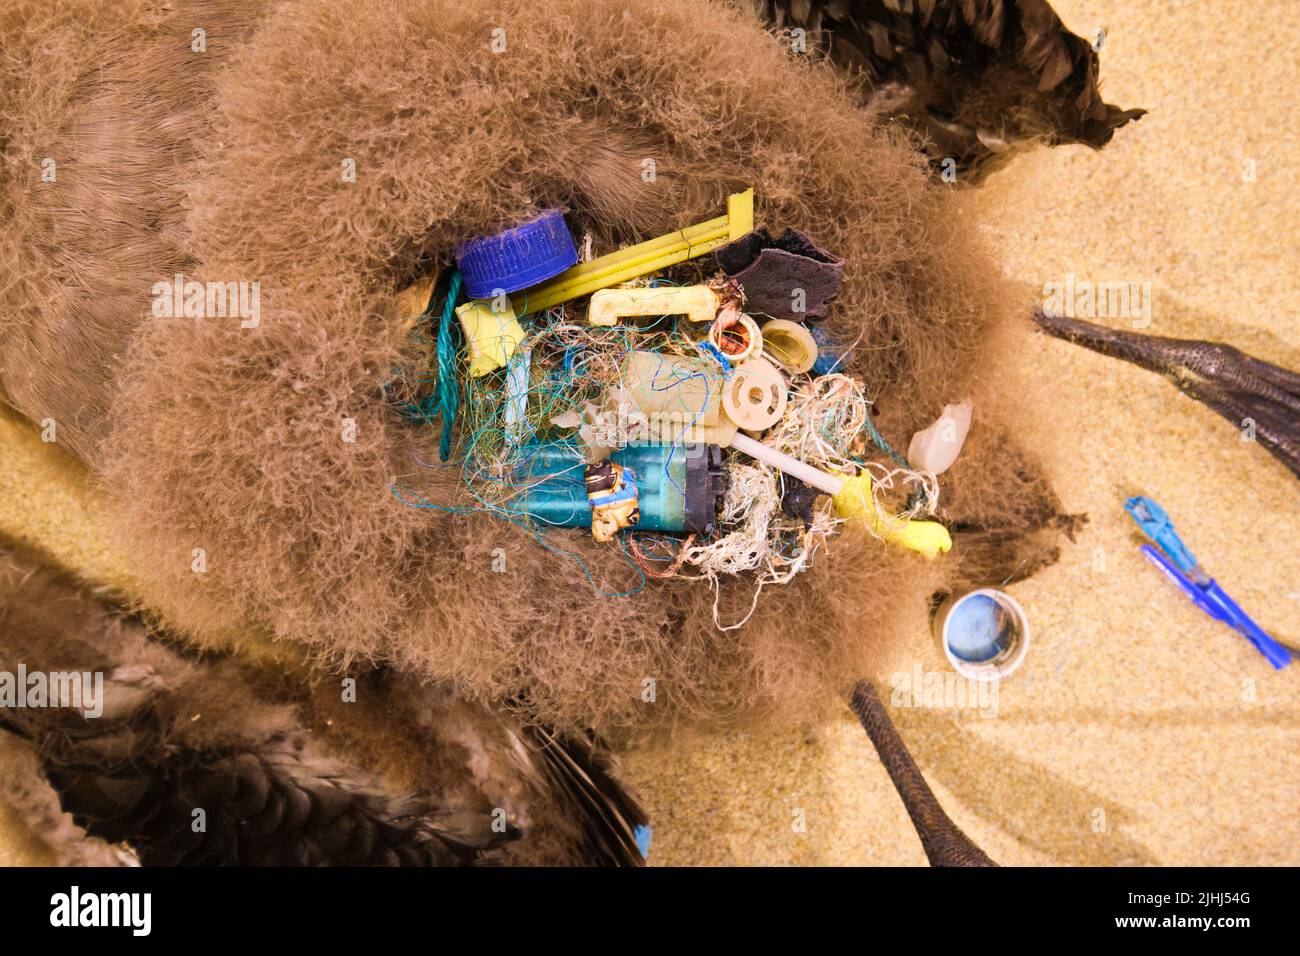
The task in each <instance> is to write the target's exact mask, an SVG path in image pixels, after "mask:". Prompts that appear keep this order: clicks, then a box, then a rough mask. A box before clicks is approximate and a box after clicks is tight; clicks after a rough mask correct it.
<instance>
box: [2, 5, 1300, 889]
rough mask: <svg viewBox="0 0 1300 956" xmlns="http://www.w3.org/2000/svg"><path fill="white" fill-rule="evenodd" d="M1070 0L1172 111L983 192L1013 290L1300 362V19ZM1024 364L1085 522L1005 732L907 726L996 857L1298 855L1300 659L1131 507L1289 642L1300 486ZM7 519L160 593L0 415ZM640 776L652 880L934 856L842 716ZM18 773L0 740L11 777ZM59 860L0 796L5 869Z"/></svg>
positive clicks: (1169, 412)
mask: <svg viewBox="0 0 1300 956" xmlns="http://www.w3.org/2000/svg"><path fill="white" fill-rule="evenodd" d="M1055 7H1056V9H1057V11H1058V13H1060V15H1061V17H1062V18H1063V19H1064V20H1065V22H1066V24H1067V25H1068V26H1069V27H1070V28H1071V29H1073V30H1074V31H1075V32H1077V33H1080V34H1081V35H1084V36H1089V37H1091V36H1093V35H1095V34H1096V32H1097V30H1098V29H1101V28H1104V29H1105V30H1106V32H1107V36H1106V40H1105V46H1104V49H1103V52H1102V75H1103V78H1104V80H1105V93H1106V95H1107V98H1108V99H1109V100H1110V101H1111V102H1114V103H1117V104H1120V105H1122V106H1125V107H1132V106H1143V107H1146V108H1147V109H1148V110H1150V111H1151V112H1150V114H1149V115H1148V116H1146V117H1145V118H1143V119H1142V120H1141V121H1140V122H1139V123H1138V124H1136V125H1135V126H1132V127H1129V128H1126V129H1125V130H1122V131H1121V132H1120V134H1119V135H1118V136H1117V138H1116V140H1115V142H1114V143H1113V144H1112V145H1111V146H1110V147H1108V148H1107V150H1106V151H1105V152H1104V153H1102V154H1095V153H1092V152H1091V151H1089V150H1087V149H1085V148H1082V147H1069V148H1063V149H1056V150H1047V149H1040V150H1036V151H1033V152H1031V153H1028V154H1026V155H1023V156H1020V157H1019V158H1017V159H1016V160H1015V161H1013V163H1012V164H1011V166H1010V167H1009V168H1008V169H1006V170H1003V171H1002V172H1000V173H998V174H996V175H995V176H994V177H993V178H992V179H991V180H990V181H989V182H988V183H987V184H985V186H983V187H982V188H981V190H980V192H979V193H978V195H977V197H976V202H977V205H978V207H979V211H978V214H979V215H980V217H981V221H983V222H984V223H986V224H987V227H986V228H987V231H988V238H989V241H990V242H991V243H992V244H993V246H994V247H995V249H996V250H997V252H998V253H999V255H1000V256H1001V259H1002V261H1003V263H1004V265H1005V269H1006V271H1007V274H1008V275H1009V276H1011V277H1012V278H1014V279H1015V280H1017V281H1020V282H1023V283H1024V284H1025V286H1026V287H1027V288H1030V289H1034V290H1040V289H1042V287H1043V285H1044V283H1047V282H1065V281H1066V277H1067V276H1068V275H1070V274H1073V275H1074V276H1075V277H1076V279H1077V280H1080V281H1083V280H1088V281H1093V282H1097V281H1125V282H1130V281H1131V282H1140V283H1150V285H1151V292H1152V315H1151V319H1152V326H1151V328H1150V329H1149V330H1147V331H1150V332H1152V333H1154V334H1159V335H1173V336H1188V337H1197V338H1208V339H1218V340H1222V341H1226V342H1229V343H1231V344H1233V345H1236V346H1237V347H1239V348H1241V349H1243V350H1245V351H1248V352H1250V353H1252V354H1254V355H1256V356H1258V357H1260V358H1264V359H1267V360H1269V361H1273V362H1276V363H1278V364H1282V365H1286V366H1288V367H1291V368H1300V334H1297V333H1300V305H1298V304H1297V301H1296V298H1295V275H1296V261H1297V256H1298V255H1300V230H1298V229H1297V227H1296V223H1297V222H1300V195H1298V194H1297V191H1296V183H1297V181H1298V174H1300V159H1298V158H1297V157H1298V156H1300V142H1297V140H1298V138H1300V137H1298V136H1297V133H1296V130H1297V129H1298V128H1300V105H1297V102H1296V99H1295V97H1294V93H1293V88H1294V85H1295V83H1296V81H1297V73H1298V72H1300V71H1298V70H1297V66H1296V64H1297V63H1300V16H1297V14H1300V3H1296V2H1293V0H1269V2H1265V3H1263V4H1260V5H1258V6H1256V5H1248V4H1237V3H1227V2H1222V3H1211V2H1166V3H1161V4H1145V5H1140V6H1139V5H1122V4H1119V3H1117V2H1113V0H1112V2H1106V3H1100V2H1086V0H1058V2H1057V3H1056V4H1055ZM1115 324H1117V325H1118V324H1122V323H1120V322H1115ZM1023 364H1024V371H1025V374H1026V376H1027V377H1029V378H1030V379H1031V380H1032V384H1033V386H1034V389H1033V392H1034V394H1036V395H1043V396H1045V398H1044V399H1043V400H1044V401H1045V402H1046V403H1047V404H1049V405H1050V412H1051V421H1052V423H1053V425H1054V426H1055V427H1054V429H1053V430H1054V431H1055V432H1056V434H1054V435H1052V436H1049V437H1048V446H1047V447H1049V449H1050V450H1049V461H1050V466H1051V469H1052V472H1053V478H1054V481H1055V485H1056V488H1057V490H1058V492H1059V493H1060V495H1061V498H1062V499H1063V502H1064V505H1065V507H1066V509H1067V510H1069V511H1072V512H1086V513H1088V515H1089V516H1090V523H1089V524H1088V526H1087V527H1086V528H1085V529H1084V531H1083V532H1082V533H1081V534H1080V535H1079V536H1078V538H1077V540H1076V542H1075V543H1074V544H1072V545H1071V544H1067V545H1066V546H1065V548H1064V553H1063V557H1062V560H1061V561H1060V563H1059V564H1057V565H1056V566H1054V567H1052V568H1049V569H1047V570H1046V571H1043V572H1041V573H1040V574H1039V575H1038V576H1036V577H1035V578H1033V579H1031V580H1030V581H1028V582H1024V583H1021V584H1017V585H1014V586H1012V587H1011V588H1009V590H1010V591H1011V593H1012V594H1013V595H1014V596H1015V597H1016V598H1017V599H1018V600H1019V601H1020V602H1021V604H1022V605H1023V606H1024V608H1025V610H1026V611H1027V613H1028V615H1029V618H1030V621H1031V624H1032V628H1033V644H1032V647H1031V649H1030V652H1029V656H1028V658H1027V660H1026V662H1025V665H1024V666H1023V668H1022V669H1021V670H1020V671H1019V672H1018V673H1017V674H1016V675H1014V676H1013V677H1012V678H1010V679H1008V680H1007V681H1005V682H1004V683H1003V685H1002V686H1001V687H1000V688H999V693H998V698H997V706H996V713H995V715H988V716H985V715H983V714H984V713H987V712H988V710H987V708H986V709H985V711H984V712H982V711H981V710H980V709H979V708H972V707H894V708H891V710H892V712H893V715H894V718H895V720H896V722H897V724H898V726H899V729H900V731H901V733H902V734H903V737H904V738H905V739H906V741H907V742H908V744H909V746H910V747H911V749H912V752H913V754H914V755H915V757H916V759H917V761H918V763H919V764H920V766H921V768H922V769H923V770H924V772H925V774H926V776H927V778H928V779H929V780H930V782H931V784H932V786H933V787H934V789H935V792H936V793H937V795H938V796H939V798H940V800H941V801H942V802H943V804H944V806H945V807H946V808H947V810H948V812H949V814H950V815H951V816H952V817H953V818H954V819H955V820H956V821H957V822H958V824H960V825H961V826H962V827H963V828H964V829H965V830H966V832H967V833H968V834H969V835H970V836H971V837H972V838H973V839H975V841H976V842H977V843H979V844H980V845H981V846H982V847H983V848H984V849H985V851H986V852H988V853H989V854H990V855H991V856H992V857H993V858H994V859H996V860H998V861H999V862H1002V863H1004V864H1031V865H1032V864H1074V865H1110V864H1130V863H1135V864H1164V865H1170V864H1212V865H1232V864H1289V865H1296V864H1300V840H1298V839H1297V836H1300V813H1297V811H1296V807H1297V806H1300V769H1297V767H1298V766H1300V763H1298V761H1297V758H1298V757H1300V666H1293V667H1291V668H1289V669H1288V670H1286V671H1282V672H1275V671H1273V670H1272V668H1270V667H1269V666H1268V664H1267V663H1266V662H1265V661H1264V659H1263V658H1262V657H1260V656H1259V655H1258V654H1257V653H1256V652H1255V651H1254V650H1253V649H1252V648H1251V647H1250V646H1249V645H1248V644H1247V643H1246V642H1245V641H1244V640H1243V639H1241V638H1239V637H1237V636H1236V635H1235V634H1234V633H1233V632H1231V631H1229V630H1227V629H1226V628H1224V627H1222V626H1220V625H1217V624H1215V623H1213V622H1211V621H1210V620H1209V619H1208V618H1206V617H1204V616H1203V615H1201V614H1200V612H1198V611H1196V610H1195V609H1194V608H1193V607H1192V606H1191V605H1190V604H1189V603H1188V602H1187V601H1186V600H1185V599H1184V598H1183V597H1182V596H1181V595H1179V594H1178V593H1177V592H1176V591H1175V590H1174V589H1173V588H1172V587H1171V586H1169V585H1167V584H1166V583H1165V582H1163V581H1162V580H1161V579H1160V578H1159V577H1158V575H1157V574H1156V572H1155V571H1154V569H1152V568H1151V567H1150V566H1149V565H1148V564H1147V563H1146V562H1145V561H1144V560H1143V559H1141V558H1140V556H1139V555H1138V552H1137V544H1138V542H1139V540H1140V539H1139V537H1138V536H1137V533H1136V530H1135V528H1134V526H1133V525H1132V524H1131V522H1130V521H1129V520H1128V518H1127V516H1126V515H1125V514H1124V512H1123V510H1122V508H1121V504H1122V502H1123V500H1124V498H1125V497H1127V496H1128V495H1131V494H1137V493H1143V494H1147V495H1150V496H1151V497H1153V498H1155V499H1156V500H1157V501H1159V502H1160V503H1161V504H1162V505H1163V506H1164V507H1165V508H1166V510H1168V512H1169V513H1170V515H1171V516H1172V517H1173V518H1174V520H1175V522H1176V523H1177V525H1178V529H1179V533H1180V534H1181V535H1182V537H1183V539H1184V540H1185V541H1186V542H1187V544H1188V546H1189V547H1190V548H1191V549H1192V550H1193V551H1194V552H1195V553H1196V554H1197V555H1198V557H1200V559H1201V560H1202V562H1203V563H1204V564H1205V565H1206V566H1207V567H1208V568H1209V570H1210V571H1211V573H1213V574H1214V575H1215V576H1216V577H1217V578H1218V579H1219V580H1220V582H1221V583H1223V584H1224V586H1225V587H1226V588H1227V590H1228V591H1229V593H1231V594H1232V595H1233V596H1234V597H1235V598H1236V599H1237V601H1238V602H1239V603H1240V604H1241V605H1242V606H1243V607H1244V608H1245V609H1246V610H1247V611H1248V612H1250V613H1251V614H1252V615H1253V616H1254V617H1255V619H1256V620H1257V621H1258V622H1259V623H1260V625H1261V626H1263V627H1264V628H1265V629H1266V630H1268V631H1269V632H1270V633H1272V634H1273V635H1274V636H1275V637H1278V638H1279V639H1281V640H1283V641H1286V642H1287V643H1290V644H1292V645H1296V644H1300V624H1298V623H1297V620H1296V619H1297V612H1300V550H1298V549H1297V547H1296V544H1295V542H1296V540H1297V538H1300V507H1298V506H1300V497H1298V490H1300V485H1297V483H1296V481H1295V479H1294V478H1292V476H1291V475H1290V473H1289V472H1288V471H1287V470H1286V469H1285V468H1283V467H1282V466H1281V465H1280V464H1279V463H1277V462H1276V461H1275V460H1274V459H1273V458H1272V457H1271V456H1270V455H1268V454H1267V453H1266V452H1265V451H1264V449H1262V448H1261V447H1259V446H1257V445H1254V444H1250V443H1247V442H1244V441H1242V438H1241V434H1240V432H1239V430H1237V429H1234V428H1233V427H1232V425H1230V424H1229V423H1227V422H1225V421H1224V420H1223V419H1221V418H1220V417H1219V416H1217V415H1216V414H1215V413H1213V412H1211V411H1210V410H1209V409H1207V408H1205V407H1203V406H1201V405H1199V404H1197V403H1196V402H1194V401H1192V400H1191V399H1188V398H1185V397H1183V396H1181V395H1180V394H1179V393H1178V392H1177V391H1176V390H1175V389H1174V388H1173V387H1172V386H1170V385H1169V384H1167V383H1166V382H1165V381H1164V380H1162V379H1161V378H1159V377H1158V376H1155V375H1152V374H1150V373H1147V372H1144V371H1141V370H1140V369H1137V368H1134V367H1131V366H1128V365H1126V364H1124V363H1121V362H1118V361H1115V360H1111V359H1108V358H1105V357H1102V356H1099V355H1095V354H1093V353H1090V352H1087V351H1085V350H1083V349H1079V348H1077V347H1075V346H1071V345H1068V344H1065V343H1062V342H1058V341H1055V340H1051V339H1048V338H1046V337H1045V336H1036V337H1035V338H1034V340H1033V341H1032V342H1030V343H1029V344H1028V345H1027V346H1026V348H1025V350H1024V353H1023ZM976 414H977V415H978V410H976ZM0 530H3V532H4V533H6V534H9V535H12V536H15V537H19V538H21V539H23V540H26V541H29V542H31V543H33V544H35V545H37V546H39V547H42V548H44V549H45V550H46V551H48V552H50V553H51V554H53V555H54V556H55V557H56V558H57V559H58V560H60V561H62V562H63V563H65V564H67V565H68V566H70V567H73V568H76V569H78V570H79V571H80V572H81V573H82V574H84V575H85V576H87V577H88V578H91V579H93V580H97V581H102V582H105V583H107V584H109V585H111V586H113V587H115V588H118V589H121V590H126V591H130V592H133V593H142V591H143V587H142V582H139V581H137V580H135V579H134V578H133V577H132V575H131V573H130V570H129V565H128V562H126V561H125V560H124V559H123V556H121V555H117V554H114V553H113V552H112V550H111V548H110V546H109V544H108V537H107V534H106V528H105V522H104V519H103V513H102V509H101V508H100V506H99V503H98V501H97V500H96V498H95V496H94V494H93V493H92V492H91V491H90V490H89V489H88V486H87V483H86V481H85V476H84V474H83V472H82V471H81V469H80V468H79V466H77V465H76V463H75V462H73V461H72V460H71V459H70V458H68V457H66V456H64V455H63V454H62V453H61V452H59V451H58V450H57V448H56V447H55V446H51V445H45V444H42V443H41V442H40V440H39V437H38V436H37V435H36V434H35V433H34V432H33V431H32V430H31V429H30V427H29V426H26V425H24V424H23V423H21V422H17V421H15V420H13V419H12V418H9V417H5V416H2V415H0ZM918 664H919V666H920V667H921V668H922V669H923V671H924V672H931V671H933V672H938V673H944V672H946V671H947V669H948V668H947V664H946V662H945V661H944V659H943V656H942V653H941V652H940V650H939V648H938V645H937V644H936V643H935V641H934V640H933V639H932V638H931V636H930V634H929V632H928V630H927V629H926V626H925V618H924V614H923V612H922V610H921V609H918V614H917V625H916V638H915V642H914V647H912V648H910V649H909V652H908V654H905V655H903V658H902V659H900V663H899V668H900V671H904V672H909V673H910V672H911V671H912V669H913V667H914V666H915V665H918ZM885 694H886V698H887V700H888V697H889V688H888V687H886V689H885ZM626 763H627V768H628V771H629V774H630V777H631V780H632V782H633V784H634V785H635V786H636V787H637V788H638V790H639V791H640V793H641V795H642V797H643V798H644V799H645V800H646V802H647V803H648V804H649V806H650V809H651V814H652V822H653V825H654V845H653V848H652V852H651V862H652V864H655V865H683V864H832V865H842V864H868V865H874V864H902V865H920V864H924V863H925V857H924V854H923V853H922V851H921V846H920V843H919V842H918V840H917V838H916V836H915V833H914V832H913V830H912V827H911V824H910V822H909V821H908V818H907V815H906V812H905V811H904V809H903V806H902V804H901V802H900V801H899V799H898V796H897V794H896V793H895V792H894V789H893V787H892V785H891V784H890V782H889V779H888V777H887V776H886V774H885V772H884V769H883V768H882V767H881V765H880V763H879V761H878V760H877V759H876V756H875V753H874V751H873V750H872V748H871V746H870V744H869V742H868V741H867V739H866V737H865V735H864V734H863V733H862V731H861V730H860V728H859V727H858V725H857V724H856V722H855V721H853V719H852V718H851V717H850V716H849V714H848V711H847V708H846V710H845V717H844V719H843V720H841V721H837V722H833V723H831V724H829V725H826V726H818V727H792V728H787V729H784V730H779V731H772V732H767V733H729V734H721V735H716V736H709V737H702V738H696V739H690V740H678V741H675V742H674V743H673V744H672V745H671V746H663V747H657V748H653V749H642V750H639V751H637V752H635V753H633V754H631V755H629V756H628V758H627V761H626ZM11 766H12V754H11V753H9V752H7V751H6V749H5V745H4V744H3V743H0V773H5V772H7V771H8V770H9V769H10V768H11ZM800 824H802V825H800ZM46 860H48V854H46V853H45V851H44V850H43V848H42V847H41V846H40V845H39V844H37V843H36V842H35V841H33V840H32V839H31V838H30V837H29V836H28V835H27V834H26V833H24V832H22V830H21V829H20V828H18V827H16V826H15V825H14V821H13V819H12V816H11V815H9V814H8V812H7V811H6V810H5V808H4V807H3V806H0V864H22V863H40V862H45V861H46Z"/></svg>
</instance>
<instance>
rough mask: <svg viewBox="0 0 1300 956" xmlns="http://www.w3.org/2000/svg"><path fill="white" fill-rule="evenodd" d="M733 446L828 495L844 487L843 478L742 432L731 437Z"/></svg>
mask: <svg viewBox="0 0 1300 956" xmlns="http://www.w3.org/2000/svg"><path fill="white" fill-rule="evenodd" d="M731 447H732V448H734V449H736V451H743V452H744V453H745V454H746V455H748V456H749V457H750V458H753V459H755V460H757V461H761V462H763V464H765V465H771V466H772V467H773V468H778V469H780V470H781V471H783V472H785V473H786V474H787V475H793V476H794V477H795V478H798V479H799V480H800V481H802V482H803V483H804V484H808V485H812V486H813V487H814V488H816V489H817V490H818V491H824V492H826V494H828V495H832V496H833V495H837V494H839V492H840V489H841V488H842V487H844V479H843V478H840V477H838V476H836V475H832V474H830V473H829V472H825V471H822V470H821V469H820V468H814V467H813V466H812V465H809V464H807V463H806V462H802V461H800V460H799V459H797V458H791V457H790V456H789V455H786V454H784V453H782V452H779V451H777V450H776V449H774V448H768V447H767V446H766V445H764V444H762V443H761V442H757V441H755V440H754V439H752V438H750V437H749V436H748V435H745V434H743V433H741V432H736V435H735V437H734V438H732V439H731Z"/></svg>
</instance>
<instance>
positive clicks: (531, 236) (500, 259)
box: [456, 209, 578, 299]
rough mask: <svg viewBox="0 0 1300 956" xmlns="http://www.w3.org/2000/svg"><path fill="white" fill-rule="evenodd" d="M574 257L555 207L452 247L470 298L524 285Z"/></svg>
mask: <svg viewBox="0 0 1300 956" xmlns="http://www.w3.org/2000/svg"><path fill="white" fill-rule="evenodd" d="M577 261H578V247H577V246H576V245H574V243H573V234H572V233H571V232H569V227H568V224H567V223H565V221H564V214H563V213H562V212H560V211H559V210H558V209H551V210H548V211H547V212H544V213H542V214H541V215H540V216H538V217H537V218H536V219H532V220H530V221H528V222H526V223H524V224H523V225H521V226H515V227H514V228H513V229H507V230H506V231H505V232H500V233H497V234H496V235H495V236H480V237H479V238H477V239H471V240H469V242H466V243H465V244H463V245H462V246H461V247H460V248H459V249H457V250H456V265H457V266H458V267H459V268H460V274H461V278H462V279H464V281H465V293H466V295H468V296H469V297H470V298H471V299H490V298H492V297H493V296H494V295H496V294H497V293H498V291H500V292H517V291H519V290H520V289H526V288H528V287H529V286H531V285H536V284H537V283H539V282H545V281H546V280H547V279H549V278H551V277H552V276H557V275H559V274H560V273H561V272H563V271H564V270H565V269H567V268H569V267H570V266H572V265H573V264H575V263H576V262H577Z"/></svg>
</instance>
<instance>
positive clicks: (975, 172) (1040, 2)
mask: <svg viewBox="0 0 1300 956" xmlns="http://www.w3.org/2000/svg"><path fill="white" fill-rule="evenodd" d="M745 2H746V3H747V5H748V6H750V7H751V8H753V9H754V10H755V12H756V13H757V14H758V15H759V16H760V17H761V18H762V19H763V20H764V21H765V22H766V23H768V24H770V25H771V26H772V27H773V28H774V29H776V30H777V31H778V32H782V31H790V30H794V29H801V30H804V31H806V41H807V47H808V52H810V53H814V52H819V53H821V54H824V55H826V56H827V57H829V58H830V60H831V61H832V62H833V63H835V64H836V65H837V66H839V67H841V68H843V69H845V70H847V71H849V72H851V73H852V74H854V75H855V76H858V77H859V78H860V79H861V81H862V84H863V93H864V97H865V99H866V100H867V101H868V102H869V103H871V104H872V105H873V106H877V107H879V108H881V109H883V110H884V111H885V112H886V113H887V114H889V115H891V116H893V117H895V118H896V119H898V120H899V121H900V122H901V123H903V124H905V125H906V126H909V127H911V128H912V129H913V130H915V131H916V132H917V133H918V134H920V135H921V136H922V138H923V140H924V142H925V149H926V153H927V155H928V156H929V157H930V160H931V164H932V166H933V167H934V168H935V169H936V170H937V171H942V169H943V164H944V161H945V160H948V159H951V160H953V161H955V166H956V169H957V170H958V171H960V172H961V173H963V175H962V177H961V178H962V179H963V180H964V181H968V182H976V181H978V180H979V179H980V178H982V177H983V176H984V175H986V174H987V173H988V172H990V171H991V170H993V169H995V168H997V166H999V165H1000V164H1001V163H1002V162H1003V161H1004V160H1005V158H1006V157H1007V155H1008V153H1009V152H1010V147H1011V146H1013V145H1014V144H1016V143H1018V142H1022V141H1040V142H1046V143H1048V144H1051V145H1059V144H1063V143H1083V144H1085V145H1087V146H1091V147H1092V148H1094V149H1100V148H1101V147H1102V146H1104V145H1105V144H1106V143H1108V142H1110V139H1111V137H1112V136H1113V135H1114V132H1115V130H1116V129H1118V128H1119V127H1121V126H1123V125H1124V124H1125V123H1127V122H1129V121H1130V120H1134V119H1137V118H1138V117H1140V116H1142V115H1143V113H1144V112H1145V110H1140V109H1133V110H1123V109H1120V108H1119V107H1116V106H1112V105H1110V104H1109V103H1106V102H1105V101H1103V100H1102V98H1101V92H1100V89H1099V87H1098V69H1099V66H1098V58H1097V53H1096V52H1095V51H1094V50H1093V48H1092V45H1091V44H1090V43H1089V42H1088V41H1086V40H1084V39H1083V38H1082V37H1079V36H1076V35H1075V34H1073V33H1071V32H1070V31H1069V30H1067V29H1066V28H1065V26H1064V24H1062V23H1061V20H1060V18H1059V17H1057V15H1056V13H1055V12H1054V11H1053V10H1052V8H1051V6H1050V5H1049V4H1048V3H1047V2H1046V0H745Z"/></svg>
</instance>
